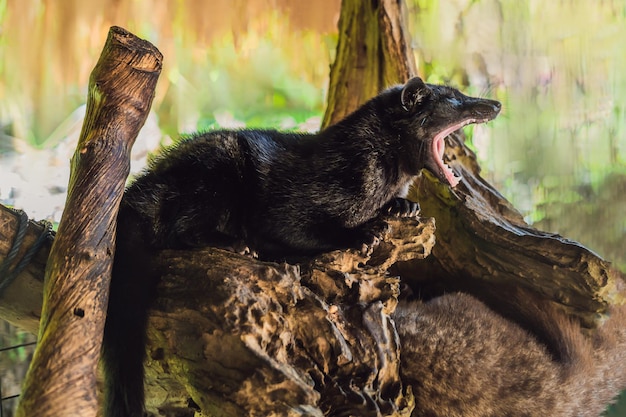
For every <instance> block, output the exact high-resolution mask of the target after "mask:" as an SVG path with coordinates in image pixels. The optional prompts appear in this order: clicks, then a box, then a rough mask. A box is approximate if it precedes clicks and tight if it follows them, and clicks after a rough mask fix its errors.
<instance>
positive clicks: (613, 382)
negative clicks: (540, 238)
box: [394, 293, 626, 417]
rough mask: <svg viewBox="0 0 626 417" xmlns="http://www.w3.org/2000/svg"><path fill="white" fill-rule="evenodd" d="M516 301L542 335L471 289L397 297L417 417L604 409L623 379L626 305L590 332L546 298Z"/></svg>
mask: <svg viewBox="0 0 626 417" xmlns="http://www.w3.org/2000/svg"><path fill="white" fill-rule="evenodd" d="M515 300H517V301H515ZM513 303H514V305H515V307H516V309H519V311H518V312H519V314H520V319H521V322H525V323H527V324H528V325H529V328H531V329H533V333H535V334H531V333H530V332H528V331H526V330H524V329H523V328H522V327H521V326H519V325H517V324H515V323H513V322H512V321H510V320H507V319H505V318H503V317H502V316H500V315H498V314H496V313H495V312H494V311H492V310H491V309H489V308H488V307H487V306H486V305H485V304H483V303H482V302H480V301H479V300H477V299H476V298H474V297H472V296H470V295H467V294H461V293H457V294H448V295H444V296H441V297H438V298H435V299H432V300H430V301H428V302H425V303H422V302H403V303H400V305H399V306H398V309H397V311H396V313H395V317H394V318H395V321H396V326H397V330H398V333H399V334H400V340H401V341H402V367H401V369H402V374H403V380H404V381H405V382H406V383H407V384H408V385H411V386H412V387H413V392H414V394H415V399H416V407H415V410H414V411H413V414H412V416H413V417H418V416H420V417H421V416H423V417H439V416H441V417H444V416H445V417H457V416H458V417H460V416H464V417H468V416H471V417H488V416H492V417H496V416H497V417H502V416H528V417H534V416H542V417H545V416H550V417H559V416H563V417H565V416H567V417H572V416H578V417H582V416H599V415H600V414H601V413H602V412H603V411H604V410H605V409H606V407H607V405H608V404H609V403H610V402H611V401H612V400H613V399H614V398H615V397H616V396H617V395H618V394H619V392H620V391H621V390H622V389H624V388H625V387H626V307H625V306H622V307H613V308H612V310H611V311H610V312H609V318H608V320H607V321H606V322H605V323H604V324H603V325H602V327H601V328H600V329H598V331H597V332H596V333H595V336H594V338H593V340H591V339H590V338H587V337H585V336H584V335H583V333H582V332H581V328H580V326H579V325H578V324H577V323H576V322H574V321H572V320H571V319H569V318H568V317H566V316H565V315H564V314H563V313H561V312H559V311H557V310H556V309H555V308H554V307H553V306H552V305H551V304H549V303H547V302H541V303H534V302H530V301H529V298H528V297H522V296H513ZM539 340H543V343H542V342H540V341H539Z"/></svg>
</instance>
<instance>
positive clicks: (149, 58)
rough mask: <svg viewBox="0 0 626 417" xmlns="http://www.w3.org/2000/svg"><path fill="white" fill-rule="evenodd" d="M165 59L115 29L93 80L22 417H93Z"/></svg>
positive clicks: (47, 278) (54, 250) (20, 410)
mask: <svg viewBox="0 0 626 417" xmlns="http://www.w3.org/2000/svg"><path fill="white" fill-rule="evenodd" d="M161 62H162V56H161V54H160V53H159V51H158V50H157V49H156V48H155V47H154V46H152V45H151V44H149V43H147V42H145V41H142V40H140V39H138V38H136V37H135V36H134V35H132V34H130V33H128V32H127V31H125V30H124V29H121V28H118V27H113V28H111V30H110V32H109V37H108V39H107V42H106V44H105V46H104V49H103V52H102V55H101V57H100V60H99V61H98V64H97V65H96V67H95V68H94V70H93V72H92V73H91V78H90V81H89V96H88V99H87V111H86V115H85V122H84V124H83V129H82V132H81V135H80V138H79V141H78V146H77V149H76V152H75V153H74V156H73V157H72V171H71V175H70V182H69V188H68V190H69V191H68V196H67V201H66V205H65V209H64V212H63V217H62V219H61V222H60V224H59V229H58V233H57V235H56V238H55V240H54V243H53V245H52V248H51V250H50V255H49V258H48V261H47V264H46V272H45V279H44V287H43V295H44V297H43V300H44V303H43V309H42V313H41V319H40V326H39V343H38V345H37V348H36V350H35V354H34V356H33V360H32V362H31V365H30V368H29V371H28V374H27V376H26V380H25V382H24V388H23V391H22V395H21V398H20V404H19V407H18V411H17V415H18V416H34V415H37V416H62V415H81V416H95V415H96V414H97V412H98V409H99V405H98V390H97V388H96V375H97V368H98V367H97V365H98V360H99V357H100V347H101V343H102V334H103V329H104V321H105V318H106V306H107V301H108V293H109V282H110V274H111V266H112V261H113V253H114V251H115V245H114V238H115V224H116V222H115V220H116V217H117V207H118V205H119V202H120V200H121V197H122V193H123V190H124V183H125V181H126V177H127V176H128V172H129V168H130V164H129V161H130V149H131V146H132V144H133V143H134V141H135V138H136V137H137V134H138V133H139V129H140V128H141V126H143V123H144V122H145V119H146V117H147V115H148V111H149V110H150V105H151V103H152V98H153V97H154V88H155V85H156V81H157V79H158V76H159V74H160V71H161V65H162V64H161Z"/></svg>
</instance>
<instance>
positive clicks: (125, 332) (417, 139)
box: [103, 78, 500, 417]
mask: <svg viewBox="0 0 626 417" xmlns="http://www.w3.org/2000/svg"><path fill="white" fill-rule="evenodd" d="M499 110H500V103H498V102H496V101H492V100H485V99H478V98H471V97H467V96H465V95H463V94H461V93H460V92H459V91H457V90H455V89H453V88H449V87H444V86H435V85H429V84H424V83H423V82H422V80H420V79H419V78H414V79H412V80H409V82H407V84H406V85H405V86H397V87H393V88H391V89H389V90H386V91H384V92H382V93H381V94H380V95H378V96H377V97H375V98H374V99H372V100H370V101H369V102H367V103H366V104H364V105H363V106H362V107H361V108H360V109H358V110H357V111H356V112H354V113H353V114H351V115H350V116H348V117H347V118H346V119H344V120H343V121H341V122H340V123H338V124H336V125H334V126H331V127H329V128H327V129H325V130H323V131H322V132H320V133H319V134H316V135H311V134H296V133H280V132H277V131H273V130H239V131H215V132H209V133H204V134H198V135H195V136H193V137H191V138H188V139H186V140H184V141H182V142H181V143H179V144H178V145H177V146H175V147H173V148H172V149H170V150H169V151H166V152H165V153H164V154H163V156H162V157H160V158H158V159H157V160H156V161H154V163H152V164H151V166H150V168H149V170H147V171H146V172H145V173H144V174H143V175H142V176H141V177H139V178H138V179H137V180H136V181H135V182H134V183H133V184H132V185H131V186H130V187H129V188H128V190H127V191H126V193H125V195H124V199H123V201H122V204H121V207H120V213H119V218H118V238H117V246H118V249H117V252H116V259H115V264H114V269H113V281H112V286H111V296H110V303H109V312H108V319H107V324H106V329H105V340H104V348H103V358H104V365H105V372H106V396H107V399H106V412H105V415H106V417H138V416H141V415H142V411H143V402H144V395H143V364H142V362H143V357H144V354H145V325H146V314H147V309H148V307H149V303H150V301H151V299H152V298H153V297H154V294H153V293H154V288H155V281H156V277H157V273H156V272H155V271H151V270H150V263H149V259H150V256H151V254H152V252H154V251H156V250H159V249H164V248H178V249H184V248H194V247H201V246H207V245H219V246H223V247H231V248H237V247H242V246H244V245H245V246H247V247H249V248H250V249H251V250H253V251H254V252H256V253H258V254H259V256H260V257H261V258H264V259H272V260H284V259H290V258H292V257H295V256H308V255H313V254H316V253H320V252H323V251H327V250H331V249H336V248H348V247H357V248H360V247H362V245H363V244H364V243H365V244H367V243H369V242H372V241H373V240H374V239H375V236H376V232H377V227H378V223H377V217H378V216H379V214H382V213H392V214H397V215H414V214H415V213H416V212H417V209H418V208H417V206H416V204H415V203H408V202H406V201H403V197H404V196H405V193H406V191H407V190H408V187H409V184H410V183H411V181H412V180H413V178H414V177H415V176H416V175H417V174H418V173H419V171H420V170H421V169H423V168H427V169H429V170H431V171H432V172H433V173H434V174H435V175H437V176H438V177H439V178H440V179H441V180H442V181H448V182H451V179H452V182H454V177H451V174H448V175H446V172H445V171H446V170H445V168H442V164H441V163H440V162H438V159H439V160H440V155H439V152H438V151H437V150H434V149H436V146H433V141H434V140H439V141H441V140H442V137H439V138H438V139H436V137H437V135H440V136H441V134H442V132H446V131H447V130H449V129H450V128H454V129H456V128H458V127H460V126H462V125H465V124H468V123H476V122H485V121H488V120H491V119H493V118H494V117H496V115H497V114H498V112H499ZM439 145H440V146H443V144H442V143H439ZM453 185H454V184H453Z"/></svg>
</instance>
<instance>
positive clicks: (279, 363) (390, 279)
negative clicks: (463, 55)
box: [0, 2, 619, 416]
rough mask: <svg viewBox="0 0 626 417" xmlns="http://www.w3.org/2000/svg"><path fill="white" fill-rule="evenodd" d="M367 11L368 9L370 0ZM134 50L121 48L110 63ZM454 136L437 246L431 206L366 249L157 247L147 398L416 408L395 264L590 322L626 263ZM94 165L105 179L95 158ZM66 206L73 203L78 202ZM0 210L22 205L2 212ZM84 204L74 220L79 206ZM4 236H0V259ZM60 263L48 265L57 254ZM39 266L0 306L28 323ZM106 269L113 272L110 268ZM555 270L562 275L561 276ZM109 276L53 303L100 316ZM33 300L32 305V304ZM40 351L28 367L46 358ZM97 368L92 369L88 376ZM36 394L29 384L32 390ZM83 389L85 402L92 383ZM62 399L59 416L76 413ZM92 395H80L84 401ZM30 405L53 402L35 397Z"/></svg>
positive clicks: (423, 188)
mask: <svg viewBox="0 0 626 417" xmlns="http://www.w3.org/2000/svg"><path fill="white" fill-rule="evenodd" d="M346 4H348V5H349V4H350V2H346ZM368 4H369V5H370V6H371V5H373V6H376V5H377V4H378V2H368ZM380 4H384V5H387V3H386V2H380ZM389 4H391V5H393V4H400V3H398V2H391V3H389ZM346 7H348V6H346ZM376 7H378V6H376ZM381 7H382V6H381ZM385 7H386V6H385ZM385 10H388V9H387V8H385ZM355 13H357V11H355ZM368 13H370V15H371V13H372V12H371V10H370V11H369V12H368ZM346 22H347V21H346ZM389 27H391V28H393V27H394V26H393V25H391V26H389ZM342 33H343V32H342ZM355 33H363V32H355ZM390 33H397V31H396V32H394V31H393V30H392V31H391V32H390ZM342 36H343V35H342ZM401 38H402V37H401ZM368 44H369V43H368ZM405 47H406V45H405ZM400 50H405V49H403V48H400ZM405 52H406V51H405ZM379 59H380V55H376V58H375V62H378V60H379ZM405 60H408V61H409V62H408V63H405V64H404V65H406V68H409V70H408V71H409V72H410V71H413V70H412V69H410V68H412V67H411V65H412V64H411V63H410V61H412V57H411V58H410V59H409V58H406V59H405ZM124 62H127V61H118V62H116V63H119V64H122V63H124ZM346 62H347V61H346ZM358 62H361V61H358ZM358 62H357V61H355V62H354V63H351V64H350V65H349V66H351V65H355V64H358ZM368 65H370V63H368ZM380 65H383V66H384V63H381V64H380ZM340 69H341V66H339V67H338V69H336V70H335V69H334V70H333V71H334V72H335V74H340V73H342V72H343V71H340ZM344 70H346V71H348V68H344ZM94 71H95V70H94ZM348 72H349V71H348ZM352 74H354V73H352ZM358 74H359V75H358V76H352V77H351V80H352V81H351V82H350V84H349V88H347V87H346V88H344V89H342V90H337V93H336V94H338V96H337V97H335V99H334V100H335V101H336V102H340V101H341V100H340V98H339V96H343V95H347V96H352V97H356V99H355V100H343V101H341V102H342V103H344V104H341V106H345V107H342V108H341V112H344V114H346V113H347V112H350V111H351V110H353V109H355V108H356V107H357V106H358V105H359V104H361V103H362V102H363V101H365V100H366V99H367V98H369V96H371V95H373V94H375V93H377V92H378V90H379V89H380V88H381V87H382V85H380V86H378V87H376V88H375V89H373V90H372V89H368V87H367V86H363V84H366V83H369V82H370V78H366V77H369V76H370V75H371V74H370V75H367V74H365V73H358ZM376 74H378V73H376ZM338 76H339V75H335V76H334V77H338ZM407 77H408V74H406V76H405V75H397V76H396V78H395V79H392V78H393V77H392V76H389V78H385V79H384V80H383V81H381V80H382V78H381V77H379V76H378V75H371V79H375V80H376V82H377V83H382V82H385V83H389V84H392V83H396V82H402V81H404V80H405V79H406V78H407ZM119 80H120V84H118V85H116V86H114V87H115V88H116V89H118V90H119V91H116V94H121V95H122V97H123V96H124V95H125V94H130V92H133V93H140V91H139V90H137V91H135V90H133V89H132V88H131V89H130V90H129V89H128V85H126V83H127V82H129V80H128V79H127V78H119ZM332 82H336V81H331V83H332ZM337 85H341V83H339V84H337ZM344 85H345V84H344ZM112 87H113V86H112ZM143 88H148V87H146V86H144V87H143ZM112 96H115V97H118V96H117V95H115V94H112ZM102 97H106V96H102ZM343 98H344V99H345V98H346V97H343ZM336 109H339V107H335V110H333V109H332V108H330V107H329V113H328V114H330V116H329V118H328V119H327V120H332V119H333V118H334V117H336V118H340V117H341V116H340V115H339V113H337V114H335V111H336ZM335 120H336V119H335ZM109 122H110V121H109ZM111 124H112V125H113V126H115V123H111ZM88 125H90V124H89V123H88V122H86V123H85V126H88ZM94 126H95V125H94ZM448 145H449V149H448V155H449V157H450V158H456V161H455V162H454V164H455V167H456V169H457V170H458V171H459V172H461V171H462V172H463V174H464V182H463V183H462V185H460V186H459V187H458V188H457V190H456V191H454V192H452V191H450V189H449V188H448V187H443V186H440V185H439V184H438V183H437V182H436V181H435V180H434V179H432V178H429V177H428V176H425V177H424V179H423V181H422V182H420V183H419V184H418V185H417V187H416V191H415V192H417V193H418V194H417V195H418V199H419V200H420V202H421V203H422V206H423V211H424V213H425V214H427V215H433V214H434V215H435V216H436V218H437V222H438V224H440V226H439V230H438V231H437V232H436V234H437V242H438V243H437V245H435V246H434V249H433V253H432V254H431V255H430V256H428V254H429V252H430V249H431V248H432V247H433V245H434V239H433V235H434V233H435V232H434V221H433V220H432V219H428V220H424V221H423V222H418V221H416V220H415V219H401V220H393V221H390V228H391V230H390V232H389V233H388V234H387V235H386V236H385V237H384V238H383V240H382V242H381V244H380V245H379V246H378V248H377V249H376V250H375V251H374V252H373V254H372V255H371V256H367V257H366V256H364V255H362V254H361V253H357V252H354V251H351V250H346V251H336V252H332V253H330V254H325V255H322V256H320V257H318V258H316V259H314V260H311V261H310V262H308V263H304V264H302V265H299V266H294V265H277V264H272V263H263V262H259V261H256V260H254V259H251V258H248V257H242V256H238V255H235V254H233V253H230V252H225V251H221V250H217V249H206V250H201V251H191V252H182V251H164V252H162V253H160V254H159V256H158V257H157V258H156V259H155V262H157V264H158V265H160V266H161V268H162V270H163V271H164V272H163V276H162V278H161V282H160V286H159V296H158V299H157V300H156V302H155V304H154V306H153V309H152V311H151V318H150V324H149V330H148V331H149V343H148V347H147V348H148V352H149V355H148V360H147V364H146V366H147V375H146V382H147V400H148V409H149V410H150V411H151V412H153V413H155V414H158V415H167V416H190V415H193V413H194V412H196V411H198V412H199V414H198V415H212V414H214V413H215V414H220V415H224V416H234V415H245V414H250V415H323V414H326V413H332V414H333V415H407V414H408V413H410V410H411V409H412V407H413V397H412V395H411V391H410V389H409V388H407V387H406V386H405V385H403V384H402V381H401V380H400V379H399V375H398V355H399V348H398V340H397V333H396V331H395V328H394V325H393V322H392V321H390V319H389V314H390V313H391V312H392V311H393V309H394V308H395V303H396V298H397V296H398V292H399V282H398V279H397V278H396V276H400V278H401V280H402V281H404V282H408V283H410V285H411V286H412V287H413V289H414V290H415V291H416V293H418V294H423V295H426V296H427V295H428V294H429V293H431V294H437V293H439V292H441V291H452V290H455V289H464V290H467V291H469V292H472V293H473V294H475V295H479V296H481V295H482V298H484V299H487V301H490V304H491V305H493V306H494V308H496V309H497V308H498V307H501V308H502V309H503V310H506V301H507V293H506V289H507V288H509V287H513V286H518V285H523V286H525V287H527V288H531V289H533V290H534V291H535V292H537V293H539V294H542V295H543V296H544V297H546V298H553V299H555V300H556V301H558V302H561V303H563V304H564V308H567V309H568V311H570V312H571V313H572V314H575V315H577V316H579V317H581V318H582V319H583V321H584V322H585V323H587V324H589V325H591V324H593V321H592V320H593V318H594V315H593V314H592V312H595V311H600V310H602V309H603V308H604V306H605V305H606V304H608V303H612V302H615V301H616V300H615V298H617V297H618V295H617V294H616V292H615V288H616V285H615V280H617V279H618V278H619V277H618V275H619V274H618V273H617V272H615V271H613V270H611V269H610V266H609V265H608V264H607V263H606V262H604V261H603V260H601V259H600V258H599V257H597V256H596V255H594V254H593V253H591V252H589V251H587V250H586V249H584V248H581V247H580V246H579V245H577V244H573V243H568V242H564V241H563V239H561V238H557V237H555V236H550V235H545V234H541V233H540V232H537V231H534V230H533V229H531V228H528V226H526V225H524V224H523V222H522V220H521V218H520V216H519V215H518V214H517V213H516V212H515V211H514V209H512V208H511V207H510V205H509V204H508V202H506V200H504V199H503V198H502V197H501V196H500V195H499V194H498V193H497V192H496V191H494V190H493V189H492V188H491V187H490V186H489V185H488V184H486V183H485V182H484V180H482V179H481V178H480V176H479V175H478V171H477V169H476V165H475V161H474V160H473V159H472V158H471V153H470V151H469V150H467V148H466V147H464V145H462V143H461V142H451V143H449V144H448ZM79 149H82V147H79ZM124 151H126V149H125V150H124ZM126 157H127V155H126ZM83 162H86V161H83ZM90 162H93V163H95V162H96V161H90ZM88 175H90V176H93V177H95V178H96V179H102V178H106V179H107V182H111V180H110V177H105V176H103V175H102V174H100V173H99V171H91V172H90V173H89V174H88ZM73 178H74V177H73ZM80 178H84V177H80ZM74 181H76V182H77V183H79V182H80V181H79V180H77V179H75V180H74ZM93 190H95V191H99V192H100V193H101V195H102V196H105V197H106V198H111V199H112V200H114V201H113V202H111V203H108V204H110V205H111V206H112V207H116V202H117V201H118V200H117V199H118V198H119V196H120V193H121V188H119V187H118V186H115V187H113V189H110V188H100V189H99V188H98V187H97V186H94V187H93ZM73 192H76V191H73ZM87 201H88V202H87V208H88V210H93V211H94V212H95V206H94V205H93V203H91V202H89V201H90V200H87ZM102 205H106V204H105V203H104V202H102ZM68 207H69V206H68ZM113 210H114V208H113ZM68 213H75V212H73V211H71V209H70V211H69V212H68ZM71 215H72V214H68V216H71ZM0 216H12V214H6V213H4V212H2V211H0ZM76 216H77V215H76V214H74V218H73V220H77V219H78V217H76ZM0 218H2V217H0ZM97 220H100V223H99V224H96V225H95V226H94V227H93V229H91V228H89V229H83V233H84V234H87V233H98V234H99V236H100V237H101V238H102V239H103V240H102V241H101V242H105V244H103V245H101V246H96V247H95V249H93V250H92V251H91V252H90V253H91V254H93V255H95V257H97V258H99V259H103V260H105V261H107V260H109V259H108V258H109V254H107V253H106V251H102V248H103V247H105V248H107V247H108V248H112V246H111V240H110V238H112V236H113V231H112V230H111V228H112V225H111V223H110V219H102V218H98V219H97ZM7 224H9V223H7ZM11 224H12V223H11ZM11 227H12V226H11V225H10V224H9V226H7V227H5V228H0V239H2V240H5V239H4V237H7V236H12V232H13V231H12V230H11ZM63 233H65V232H63ZM103 235H106V236H103ZM82 238H83V237H81V236H76V235H75V236H73V237H72V239H73V241H75V242H77V243H79V244H81V245H87V244H88V243H87V242H84V241H82V240H80V239H82ZM63 239H67V238H63ZM107 239H108V240H107ZM0 243H1V242H0ZM55 245H56V244H55ZM59 245H60V243H59ZM86 247H87V246H81V251H74V252H71V253H70V254H69V255H68V258H67V262H70V261H71V260H73V259H74V258H75V257H76V256H79V254H81V253H85V252H84V250H85V249H84V248H86ZM45 250H46V248H44V249H42V250H41V253H40V256H44V254H45ZM7 251H8V249H5V247H4V246H3V245H0V259H2V258H3V257H4V256H6V252H7ZM526 253H530V255H524V254H526ZM426 256H428V257H427V258H426V259H425V260H421V259H422V258H424V257H426ZM93 259H94V257H91V260H93ZM76 261H77V262H78V261H80V259H77V260H76ZM86 261H89V259H87V260H86ZM57 262H58V261H57ZM63 262H66V261H65V260H64V261H63ZM105 263H106V262H105ZM55 265H57V266H52V265H51V266H49V268H50V269H54V268H56V269H58V268H59V266H58V264H55ZM70 266H71V265H70ZM39 268H40V269H37V265H35V264H34V265H32V266H31V267H30V269H28V270H27V271H25V272H23V273H22V274H21V275H20V276H19V277H18V279H17V280H16V281H15V282H14V283H13V284H12V285H11V287H9V288H8V289H7V293H5V297H6V294H12V295H13V297H14V298H13V300H12V302H13V303H12V304H11V305H12V306H13V307H10V306H8V307H5V306H4V305H3V308H0V315H2V316H3V317H12V320H13V321H14V322H16V323H17V324H21V325H24V326H29V327H34V321H35V316H34V315H33V314H32V313H30V312H33V311H37V302H38V301H37V300H36V299H37V294H41V284H38V280H37V277H39V280H40V281H39V282H41V277H42V276H43V269H42V268H41V266H40V267H39ZM555 270H556V272H554V271H555ZM387 271H391V275H389V274H388V272H387ZM102 275H104V276H106V275H107V273H106V271H105V270H102ZM553 276H558V277H560V278H559V279H560V281H556V280H555V279H554V278H553ZM103 279H105V278H103V277H102V276H100V277H99V278H93V280H92V281H89V280H85V281H88V282H91V283H92V284H93V285H94V286H95V291H92V292H91V293H89V292H88V290H87V289H82V290H80V291H84V294H91V297H92V299H93V300H95V303H94V304H92V305H91V306H90V307H89V308H86V306H87V305H88V304H82V302H80V303H78V302H77V301H76V300H75V299H66V300H65V301H66V303H65V304H64V305H63V304H59V307H57V308H58V311H57V312H58V313H61V314H66V316H64V317H65V318H66V319H65V321H66V322H69V323H80V322H85V321H86V320H88V319H89V320H91V318H92V317H94V315H95V314H96V312H95V309H96V306H98V307H99V308H100V309H101V310H100V311H101V312H103V311H104V305H103V299H106V296H104V295H103V294H104V293H103V292H98V291H101V286H102V285H105V284H104V282H103ZM557 284H558V286H557ZM38 285H39V286H38ZM563 287H565V289H564V288H563ZM570 287H571V288H570ZM24 288H27V290H24ZM11 291H12V292H11ZM28 292H32V293H31V294H28ZM33 293H34V294H35V295H32V294H33ZM55 294H56V292H55ZM81 294H83V292H81ZM61 301H63V300H61ZM61 301H60V302H61ZM39 302H40V301H39ZM86 302H87V301H85V303H86ZM74 307H80V308H82V309H83V311H84V312H85V317H83V318H82V319H79V318H78V317H77V316H75V315H73V311H74V309H73V308H74ZM504 312H505V313H506V311H504ZM29 314H30V317H29V318H28V319H23V317H25V316H28V315H29ZM44 317H47V318H46V319H44V320H43V321H42V322H43V323H47V325H44V326H43V327H42V330H41V332H42V333H43V334H44V335H45V334H46V333H47V332H48V333H49V332H50V330H51V329H52V325H53V324H54V321H53V319H54V317H53V316H48V315H44ZM88 327H89V326H88ZM92 327H93V328H92V330H94V329H95V328H96V327H97V328H98V329H97V330H94V332H95V333H94V334H95V339H96V340H95V341H91V340H89V341H87V340H86V339H87V337H82V339H81V343H84V346H83V347H84V348H88V352H87V355H86V360H87V361H88V362H89V363H90V365H89V366H88V367H87V371H85V373H89V374H90V376H89V377H88V379H89V378H90V377H91V375H93V369H94V368H93V366H92V365H93V364H92V362H91V361H92V358H93V356H92V355H93V352H94V350H95V349H97V348H96V345H98V346H99V342H98V341H99V336H98V335H99V334H100V333H99V332H100V330H101V329H100V327H99V325H94V326H92ZM90 328H91V327H90ZM56 329H57V331H65V330H63V329H62V328H61V327H57V328H56ZM55 333H56V332H55ZM89 337H91V336H89ZM74 354H78V352H77V351H71V350H70V351H69V354H68V352H67V351H65V352H64V357H65V356H66V355H67V356H66V357H65V359H63V360H76V361H79V362H80V360H79V359H76V357H74ZM60 359H61V358H52V359H51V360H54V361H57V360H60ZM40 364H41V363H40V362H39V363H38V364H37V365H34V366H36V367H39V368H44V370H45V369H46V367H44V366H41V365H40ZM55 364H56V362H55ZM48 370H50V369H49V368H48ZM54 379H55V380H60V381H62V382H66V381H68V379H65V380H64V381H63V379H64V377H62V376H61V374H58V375H56V376H55V378H54ZM70 381H71V379H70ZM91 383H92V382H91V379H90V380H89V381H87V382H86V383H85V385H87V386H88V385H89V384H91ZM75 385H80V384H75ZM31 390H32V388H31ZM28 395H29V396H30V397H31V398H33V395H34V391H31V392H30V393H28ZM61 398H63V400H66V399H67V400H68V401H74V397H73V395H71V396H65V393H64V395H63V396H60V395H58V396H57V397H56V398H55V400H57V401H58V400H59V399H61ZM70 399H71V400H70ZM88 399H89V401H91V397H89V398H88ZM89 407H91V403H90V405H89ZM53 410H54V411H53V412H52V414H54V415H67V414H71V413H70V412H68V411H67V410H62V411H59V409H53ZM84 410H85V409H81V415H84ZM36 414H37V415H46V414H41V413H39V411H37V413H36ZM32 415H35V413H32Z"/></svg>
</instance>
